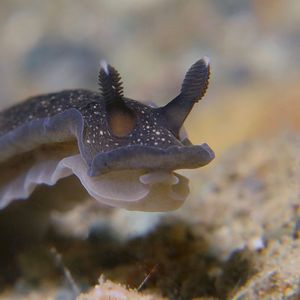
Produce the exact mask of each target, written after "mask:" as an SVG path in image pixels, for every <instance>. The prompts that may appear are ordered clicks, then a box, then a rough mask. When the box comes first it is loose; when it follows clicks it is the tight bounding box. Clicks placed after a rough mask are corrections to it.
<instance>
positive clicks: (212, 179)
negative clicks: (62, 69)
mask: <svg viewBox="0 0 300 300" xmlns="http://www.w3.org/2000/svg"><path fill="white" fill-rule="evenodd" d="M299 153H300V137H298V135H297V134H292V133H289V134H287V133H285V134H281V135H279V136H276V137H273V138H269V139H259V140H254V141H249V142H247V143H244V144H241V145H238V146H236V147H233V148H232V149H230V150H229V151H227V152H226V153H225V154H224V155H223V156H222V157H220V158H219V159H218V162H217V163H216V164H215V165H214V166H212V167H211V168H210V169H207V170H205V171H203V170H202V172H200V171H199V172H194V174H193V176H192V181H194V182H193V184H194V185H193V186H195V187H196V188H195V189H194V190H193V193H192V197H191V199H190V201H188V202H187V204H186V205H185V206H184V207H183V208H181V209H180V210H178V211H177V212H174V213H166V214H144V215H142V216H141V215H140V214H138V213H131V212H124V211H119V210H112V211H108V210H107V211H105V212H103V211H102V212H101V210H99V208H98V210H97V209H96V208H95V207H94V204H93V202H88V203H87V204H86V205H82V206H80V207H78V208H76V209H74V210H73V211H71V212H68V213H66V214H62V215H57V214H56V215H55V217H54V218H53V220H54V223H55V226H56V227H57V226H59V227H60V234H59V235H58V234H57V233H56V234H55V235H53V233H52V235H50V236H48V237H47V241H46V243H45V245H44V246H41V245H40V246H39V247H34V246H33V245H31V247H27V248H25V250H23V251H21V253H19V255H18V259H17V262H18V264H19V265H20V269H19V270H20V272H21V274H23V276H22V279H19V280H18V281H17V284H16V285H15V288H14V292H13V293H14V295H15V298H14V299H40V298H38V297H39V295H41V294H49V299H68V298H67V296H70V294H72V293H71V291H72V290H71V288H70V285H69V284H68V280H66V278H65V276H62V275H63V273H62V272H61V271H59V270H58V269H57V268H56V267H55V266H54V265H55V264H54V263H53V259H51V258H49V257H48V258H47V255H46V253H47V251H48V249H49V248H47V247H48V246H47V245H49V244H52V245H53V244H54V245H55V246H56V247H57V249H58V251H59V253H60V254H62V257H63V260H64V263H65V266H67V267H68V268H69V270H70V272H71V274H72V275H73V276H74V278H75V282H77V284H78V287H79V289H81V290H82V289H85V288H86V287H88V286H89V285H90V284H93V283H95V282H97V278H98V277H99V276H100V274H101V273H103V274H104V275H105V276H106V278H109V279H110V280H112V281H113V282H115V283H116V285H114V283H108V285H103V284H104V282H103V281H102V285H101V284H100V286H99V285H98V286H95V288H94V289H90V290H89V292H86V293H84V294H82V295H81V296H80V297H79V299H87V300H90V299H102V298H101V297H100V296H97V295H99V290H101V291H102V288H103V291H104V290H106V287H107V286H109V289H114V288H116V290H119V289H120V290H121V291H122V292H120V293H123V294H124V295H125V294H126V293H132V297H133V298H132V299H135V298H134V297H137V294H136V293H137V292H136V291H133V290H130V289H128V290H127V289H125V288H124V287H121V286H119V285H118V284H117V283H119V282H120V283H122V284H124V285H125V286H127V287H131V288H135V289H137V288H138V287H139V286H140V285H141V283H142V282H143V281H144V280H145V279H146V280H145V282H144V283H143V285H142V288H141V290H142V291H143V293H144V292H145V293H146V294H143V297H146V298H145V299H160V298H159V296H154V294H156V295H162V296H163V297H165V298H166V299H193V298H195V299H196V298H197V299H298V298H297V297H300V292H299V283H300V271H299V270H300V258H299V250H300V239H299V236H300V230H299V219H300V200H299V199H300V186H299V179H300V158H299ZM99 220H101V222H99ZM76 224H80V225H81V226H76ZM141 224H143V226H141V228H137V227H138V226H139V225H141ZM55 226H54V228H56V227H55ZM133 229H135V230H133ZM134 231H135V233H134V234H133V232H134ZM70 236H73V238H70ZM83 237H85V239H84V240H82V238H83ZM59 274H62V275H59ZM63 278H64V279H63ZM49 282H50V283H49ZM63 282H66V283H65V284H63ZM34 286H35V288H34ZM59 286H60V288H59V289H58V288H57V287H59ZM47 287H48V288H47ZM31 290H34V292H30V291H31ZM11 293H12V290H11V289H10V292H9V290H7V292H6V293H5V294H3V295H5V296H2V298H1V297H0V299H7V295H12V294H11ZM68 293H69V294H68ZM97 293H98V294H97ZM153 293H154V294H153ZM18 294H19V296H18ZM151 294H153V296H152V298H151V296H149V295H151ZM120 295H121V294H120ZM144 295H145V296H144ZM146 295H148V296H146ZM5 297H6V298H5ZM26 297H27V298H26ZM59 297H61V298H59ZM97 297H98V298H97ZM122 297H123V296H122ZM122 297H121V296H120V297H119V298H118V297H116V299H123V298H122ZM140 297H142V294H141V295H140ZM147 297H149V298H147ZM157 297H158V298H157ZM201 297H202V298H201ZM103 299H105V298H103ZM124 299H126V298H124ZM129 299H131V298H129ZM140 299H143V298H140Z"/></svg>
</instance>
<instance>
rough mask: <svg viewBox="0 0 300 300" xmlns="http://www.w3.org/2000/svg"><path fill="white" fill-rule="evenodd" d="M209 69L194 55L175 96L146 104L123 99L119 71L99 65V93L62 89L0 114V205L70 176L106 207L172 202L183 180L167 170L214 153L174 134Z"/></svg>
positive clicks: (150, 207) (167, 206) (180, 197)
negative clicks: (158, 104)
mask: <svg viewBox="0 0 300 300" xmlns="http://www.w3.org/2000/svg"><path fill="white" fill-rule="evenodd" d="M209 74H210V66H209V60H208V58H203V59H200V60H199V61H197V62H196V63H195V64H193V65H192V66H191V68H190V69H189V70H188V72H187V73H186V75H185V78H184V81H183V83H182V86H181V91H180V93H179V95H178V96H177V97H176V98H175V99H173V100H172V101H170V102H169V103H168V104H167V105H165V106H163V107H153V106H148V105H146V104H143V103H140V102H138V101H135V100H132V99H128V98H126V97H124V95H123V87H122V82H121V78H120V75H119V73H118V72H117V71H116V70H115V69H114V68H113V67H112V66H110V65H108V64H106V63H102V64H101V68H100V72H99V85H100V93H99V92H92V91H88V90H81V89H80V90H65V91H62V92H57V93H52V94H46V95H41V96H37V97H33V98H30V99H28V100H27V101H25V102H23V103H21V104H17V105H15V106H13V107H11V108H8V109H6V110H4V111H2V112H0V170H1V173H0V209H3V208H4V207H6V206H7V205H9V204H10V203H11V202H12V201H13V200H21V199H26V198H28V197H29V196H30V195H31V194H32V193H33V191H34V190H35V188H36V187H37V186H38V185H55V184H56V183H57V181H58V180H60V179H62V178H65V177H68V176H70V175H75V176H77V177H78V179H79V180H80V182H81V184H82V185H83V186H84V187H85V189H86V190H87V192H88V193H89V194H90V195H91V196H92V197H94V198H95V199H96V200H98V201H99V202H101V203H104V204H107V205H109V206H114V207H122V208H126V209H130V210H145V211H165V210H172V209H176V208H178V207H179V206H180V205H181V204H182V203H183V202H184V200H185V199H186V197H187V195H188V193H189V189H188V180H187V178H185V177H183V176H181V175H179V174H177V173H174V170H178V169H190V168H198V167H202V166H204V165H206V164H208V163H209V162H210V161H211V160H212V159H213V158H214V153H213V151H212V150H211V149H210V147H209V146H208V145H207V144H202V145H192V144H191V142H190V141H189V140H188V139H187V138H186V137H183V136H182V134H181V129H182V126H183V123H184V121H185V119H186V117H187V116H188V114H189V113H190V111H191V109H192V108H193V106H194V104H195V103H196V102H198V101H199V100H200V99H201V98H202V97H203V95H204V94H205V92H206V89H207V86H208V80H209ZM69 189H72V187H69Z"/></svg>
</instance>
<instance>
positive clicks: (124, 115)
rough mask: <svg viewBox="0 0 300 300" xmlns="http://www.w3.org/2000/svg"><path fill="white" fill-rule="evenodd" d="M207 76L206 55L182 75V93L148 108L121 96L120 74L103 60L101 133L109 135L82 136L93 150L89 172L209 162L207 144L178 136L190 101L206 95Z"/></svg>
mask: <svg viewBox="0 0 300 300" xmlns="http://www.w3.org/2000/svg"><path fill="white" fill-rule="evenodd" d="M209 74H210V65H209V60H208V58H206V57H205V58H203V59H200V60H199V61H197V62H196V63H195V64H193V65H192V67H191V68H190V69H189V70H188V72H187V73H186V76H185V78H184V81H183V83H182V87H181V91H180V94H179V95H178V96H177V97H176V98H175V99H173V100H172V101H170V102H169V103H168V104H167V105H165V106H163V107H152V106H148V105H145V104H142V103H140V102H138V101H135V100H132V99H128V98H125V97H124V96H123V87H122V83H121V77H120V75H119V73H118V72H117V71H116V70H115V69H114V68H113V67H112V66H110V65H107V64H106V63H102V65H101V69H100V73H99V85H100V90H101V95H102V98H101V99H102V101H103V105H104V111H105V113H104V117H105V120H106V122H104V123H105V124H103V125H104V126H102V130H101V131H100V134H101V135H104V136H105V135H106V136H107V137H108V139H106V140H105V145H99V144H96V143H93V138H89V137H88V138H87V139H86V140H88V141H89V143H88V144H86V148H92V149H93V150H92V151H91V150H89V151H87V152H89V153H91V152H94V153H96V154H95V155H94V156H93V157H92V159H91V160H90V162H89V175H90V176H98V175H100V174H104V173H107V172H110V171H112V170H114V171H115V170H126V169H131V170H132V169H143V170H150V171H151V170H160V171H173V170H177V169H190V168H198V167H202V166H204V165H206V164H208V163H209V162H210V161H211V160H212V159H213V158H214V153H213V151H212V150H211V149H210V147H209V146H208V145H207V144H202V145H196V146H194V145H192V144H191V142H190V141H189V140H188V139H187V138H186V137H181V135H180V130H181V128H182V126H183V123H184V120H185V119H186V117H187V116H188V114H189V113H190V111H191V110H192V108H193V105H194V104H195V103H196V102H197V101H199V100H200V99H201V98H202V97H203V95H204V94H205V92H206V89H207V86H208V80H209ZM92 127H93V132H94V128H95V127H94V126H92ZM103 128H105V129H103ZM93 134H94V135H95V133H93ZM87 135H88V133H87ZM99 140H100V139H99ZM94 141H95V139H94ZM99 147H101V149H100V148H99ZM99 150H101V151H99Z"/></svg>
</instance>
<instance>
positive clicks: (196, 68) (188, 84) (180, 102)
mask: <svg viewBox="0 0 300 300" xmlns="http://www.w3.org/2000/svg"><path fill="white" fill-rule="evenodd" d="M209 76H210V61H209V58H208V57H204V58H201V59H200V60H198V61H197V62H195V63H194V64H193V65H192V66H191V67H190V69H189V70H188V71H187V73H186V75H185V78H184V80H183V83H182V86H181V90H180V94H179V95H178V96H177V97H176V98H175V99H173V100H172V101H171V102H169V103H168V104H167V105H165V106H164V107H162V108H161V109H160V114H161V117H162V119H165V122H166V124H168V126H169V128H170V129H171V130H172V132H173V133H174V134H175V135H177V136H178V135H179V130H180V128H181V127H182V125H183V123H184V121H185V119H186V118H187V116H188V114H189V113H190V111H191V110H192V108H193V106H194V104H195V103H196V102H198V101H199V100H200V99H201V98H202V97H203V96H204V95H205V93H206V90H207V87H208V83H209Z"/></svg>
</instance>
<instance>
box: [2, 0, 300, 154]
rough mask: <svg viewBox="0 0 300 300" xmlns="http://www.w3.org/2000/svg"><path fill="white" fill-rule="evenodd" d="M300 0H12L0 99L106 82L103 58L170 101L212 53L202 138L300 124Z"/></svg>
mask: <svg viewBox="0 0 300 300" xmlns="http://www.w3.org/2000/svg"><path fill="white" fill-rule="evenodd" d="M299 28H300V2H299V1H298V0H273V1H272V0H252V1H251V0H248V1H247V0H239V1H235V0H201V1H199V0H189V1H180V0H159V1H158V0H143V1H137V0H123V1H111V0H101V1H79V0H72V1H71V0H65V1H59V0H53V1H38V0H27V1H21V0H9V1H8V0H2V1H1V3H0V45H1V47H0V109H3V108H5V107H7V106H9V105H11V104H13V103H16V102H19V101H22V100H24V99H25V98H27V97H29V96H33V95H36V94H40V93H47V92H53V91H58V90H62V89H69V88H88V89H94V90H95V89H97V72H98V67H99V60H100V59H106V60H107V61H108V62H109V63H110V64H112V65H113V66H115V67H116V68H117V69H118V70H119V72H120V73H121V75H122V77H123V81H124V86H125V92H126V95H127V96H128V97H130V98H133V99H138V100H142V101H153V102H156V103H158V104H160V105H162V104H165V103H166V102H167V101H169V100H170V99H171V98H173V97H175V96H176V94H177V93H178V91H179V88H180V84H181V81H182V79H183V76H184V74H185V72H186V70H187V69H188V68H189V67H190V65H191V64H193V63H194V62H195V61H196V60H197V59H199V58H200V57H202V56H204V55H207V56H209V57H210V58H211V64H212V76H211V82H210V87H209V90H208V93H207V95H206V97H205V98H204V100H203V101H201V103H199V104H198V105H197V106H196V107H195V109H194V110H193V113H192V114H191V116H190V117H189V119H188V120H187V122H186V127H187V129H188V132H189V134H190V137H191V140H192V141H193V142H194V143H202V142H207V143H208V144H209V145H211V147H212V148H213V149H214V150H215V151H216V153H217V154H218V155H219V154H221V153H222V152H223V151H224V150H226V149H227V148H228V147H231V146H232V145H234V144H236V143H238V142H240V141H244V140H248V139H250V138H253V137H254V136H265V135H270V134H273V133H274V132H276V131H286V130H294V129H300V124H299V123H300V122H299V115H300V101H299V96H300V31H299Z"/></svg>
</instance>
